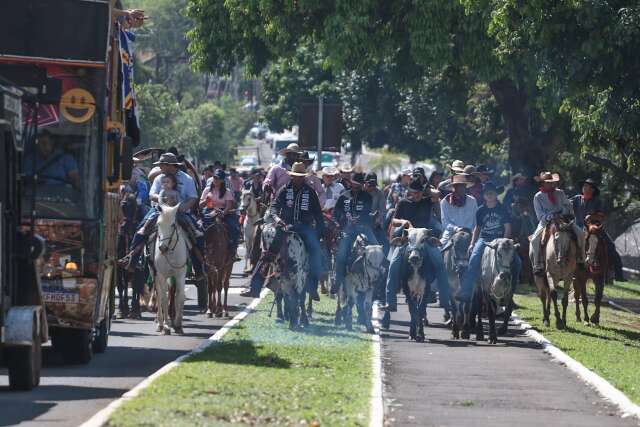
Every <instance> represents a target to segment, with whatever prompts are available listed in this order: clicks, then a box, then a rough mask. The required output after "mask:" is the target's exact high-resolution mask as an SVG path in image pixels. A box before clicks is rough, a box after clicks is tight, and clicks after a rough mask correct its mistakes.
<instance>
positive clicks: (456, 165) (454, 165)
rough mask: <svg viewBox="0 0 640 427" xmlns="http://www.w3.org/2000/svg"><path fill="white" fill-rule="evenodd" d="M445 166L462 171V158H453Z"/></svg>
mask: <svg viewBox="0 0 640 427" xmlns="http://www.w3.org/2000/svg"><path fill="white" fill-rule="evenodd" d="M447 167H448V168H449V169H451V170H452V171H453V172H456V173H462V172H464V162H463V161H462V160H454V161H453V163H451V164H450V165H447Z"/></svg>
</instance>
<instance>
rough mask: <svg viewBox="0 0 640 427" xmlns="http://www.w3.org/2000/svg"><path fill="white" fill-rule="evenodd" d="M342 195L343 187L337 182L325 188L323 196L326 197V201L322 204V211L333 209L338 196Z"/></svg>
mask: <svg viewBox="0 0 640 427" xmlns="http://www.w3.org/2000/svg"><path fill="white" fill-rule="evenodd" d="M342 193H344V185H342V184H340V183H339V182H333V183H331V185H330V186H328V187H326V188H325V192H324V195H325V197H326V201H325V203H324V209H325V210H328V209H333V208H334V207H335V206H336V203H337V202H338V199H339V198H340V196H341V195H342Z"/></svg>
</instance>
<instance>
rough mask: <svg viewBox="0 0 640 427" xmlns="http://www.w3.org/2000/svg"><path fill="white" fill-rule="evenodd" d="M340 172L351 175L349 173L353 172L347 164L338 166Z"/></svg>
mask: <svg viewBox="0 0 640 427" xmlns="http://www.w3.org/2000/svg"><path fill="white" fill-rule="evenodd" d="M340 172H341V173H351V172H353V168H352V167H351V165H349V164H348V163H343V164H342V165H341V166H340Z"/></svg>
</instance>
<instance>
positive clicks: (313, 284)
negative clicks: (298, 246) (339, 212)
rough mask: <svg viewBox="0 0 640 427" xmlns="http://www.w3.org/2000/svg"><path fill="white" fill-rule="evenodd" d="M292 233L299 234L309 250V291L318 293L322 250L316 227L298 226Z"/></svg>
mask: <svg viewBox="0 0 640 427" xmlns="http://www.w3.org/2000/svg"><path fill="white" fill-rule="evenodd" d="M291 231H293V232H295V233H297V234H298V235H299V236H300V238H302V241H303V242H304V246H305V248H306V249H307V256H308V257H309V275H308V276H307V290H308V291H312V290H314V291H316V292H317V289H318V279H319V277H320V273H321V272H322V249H321V248H320V240H319V239H318V233H317V232H316V229H315V227H313V226H312V225H309V224H296V225H294V226H293V227H291Z"/></svg>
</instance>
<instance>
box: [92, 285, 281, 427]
mask: <svg viewBox="0 0 640 427" xmlns="http://www.w3.org/2000/svg"><path fill="white" fill-rule="evenodd" d="M269 292H270V291H269V290H268V289H263V290H262V292H261V293H260V296H259V297H258V298H254V299H253V301H251V303H250V304H249V305H248V306H246V307H245V309H244V310H242V311H241V312H240V313H238V314H237V315H236V316H235V317H234V318H233V319H231V320H229V321H228V322H227V323H225V324H224V326H223V327H222V328H220V329H219V330H218V331H217V332H216V333H215V334H213V335H212V336H210V337H209V338H208V339H206V340H204V341H202V342H201V343H200V345H198V346H197V347H196V348H194V349H193V350H191V351H190V352H188V353H185V354H183V355H182V356H180V357H178V358H177V359H176V360H174V361H173V362H169V363H167V364H166V365H164V366H163V367H162V368H160V369H158V370H157V371H155V372H154V373H153V374H151V375H150V376H148V377H147V378H145V379H144V380H142V381H141V382H140V383H139V384H138V385H136V386H135V387H134V388H132V389H131V390H129V391H128V392H126V393H125V394H123V395H122V396H121V397H120V398H119V399H117V400H114V401H113V402H111V403H110V404H109V405H108V406H107V407H106V408H104V409H102V410H101V411H99V412H97V413H96V414H95V415H94V416H93V417H91V418H90V419H89V420H87V421H86V422H84V423H83V424H81V425H80V427H101V426H103V425H105V424H106V423H107V421H109V417H110V416H111V414H113V412H114V411H115V410H116V409H117V408H119V407H120V406H122V404H123V403H125V402H126V401H127V400H130V399H133V398H134V397H136V396H138V395H139V394H140V392H141V391H142V390H144V389H145V388H147V387H149V386H150V385H151V383H153V381H155V380H156V379H157V378H159V377H160V376H162V375H164V374H166V373H167V372H169V371H170V370H172V369H173V368H175V367H177V366H178V365H180V364H181V363H182V362H183V361H184V360H185V359H186V358H187V357H189V356H191V355H194V354H198V353H201V352H203V351H204V350H205V349H206V348H207V347H209V346H211V345H213V344H215V343H216V342H218V341H220V339H221V338H222V337H223V336H224V335H225V334H226V333H227V332H229V331H230V330H231V328H233V327H234V326H235V325H237V324H238V323H240V322H241V321H242V320H243V319H244V318H245V317H247V316H248V315H249V314H250V313H251V312H252V311H253V310H254V309H255V308H256V307H257V306H258V304H259V303H260V301H262V299H263V298H264V297H265V296H266V295H267V294H268V293H269Z"/></svg>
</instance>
